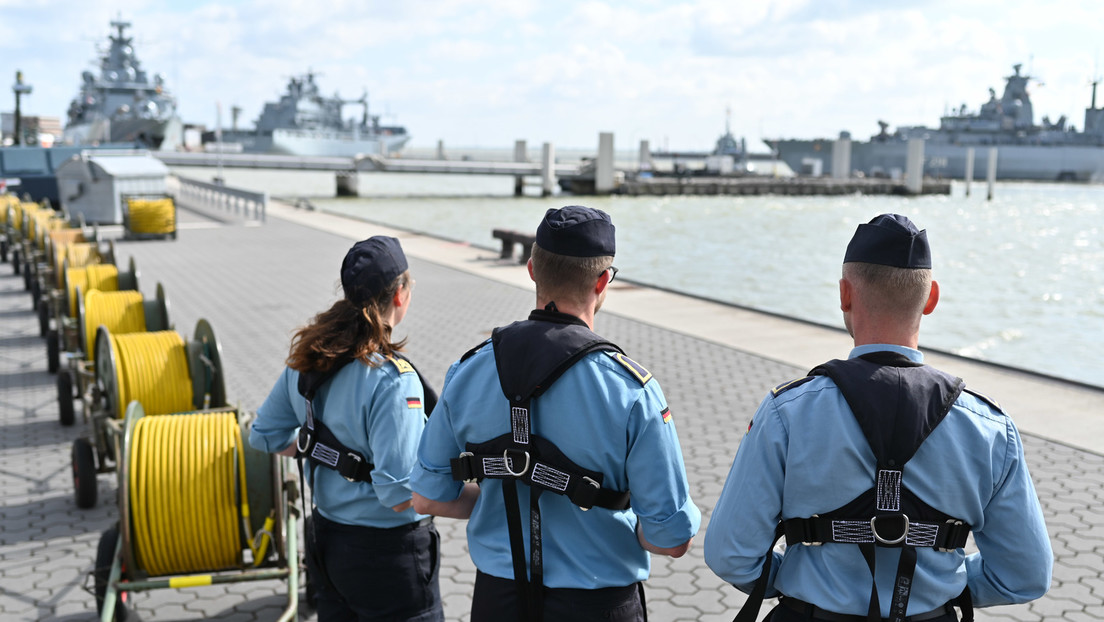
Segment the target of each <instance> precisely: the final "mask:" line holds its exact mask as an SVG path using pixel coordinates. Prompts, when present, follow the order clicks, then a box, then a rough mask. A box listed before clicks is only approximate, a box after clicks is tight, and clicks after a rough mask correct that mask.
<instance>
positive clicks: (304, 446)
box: [295, 428, 311, 454]
mask: <svg viewBox="0 0 1104 622" xmlns="http://www.w3.org/2000/svg"><path fill="white" fill-rule="evenodd" d="M303 439H306V442H305V443H304V442H303ZM310 446H311V433H310V432H308V431H307V430H306V429H305V428H299V435H298V436H296V437H295V449H296V450H297V451H298V452H299V453H301V454H305V453H307V450H308V449H310Z"/></svg>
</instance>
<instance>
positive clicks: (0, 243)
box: [0, 238, 8, 262]
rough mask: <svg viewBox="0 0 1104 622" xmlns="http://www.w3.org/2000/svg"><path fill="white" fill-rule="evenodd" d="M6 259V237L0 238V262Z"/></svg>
mask: <svg viewBox="0 0 1104 622" xmlns="http://www.w3.org/2000/svg"><path fill="white" fill-rule="evenodd" d="M7 260H8V239H7V238H4V239H3V240H0V262H4V261H7Z"/></svg>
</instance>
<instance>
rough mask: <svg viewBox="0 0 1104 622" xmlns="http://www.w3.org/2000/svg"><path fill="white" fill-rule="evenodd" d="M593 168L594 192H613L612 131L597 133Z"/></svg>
mask: <svg viewBox="0 0 1104 622" xmlns="http://www.w3.org/2000/svg"><path fill="white" fill-rule="evenodd" d="M595 164H596V166H595V169H594V193H595V194H610V193H611V192H613V173H614V170H613V132H601V133H600V134H598V161H597V162H596V163H595Z"/></svg>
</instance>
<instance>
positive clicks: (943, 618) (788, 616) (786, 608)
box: [763, 597, 958, 622]
mask: <svg viewBox="0 0 1104 622" xmlns="http://www.w3.org/2000/svg"><path fill="white" fill-rule="evenodd" d="M913 619H915V620H916V622H958V616H956V615H955V612H954V609H951V608H949V607H946V608H944V609H943V610H936V611H931V612H928V613H925V614H919V615H917V616H914V617H913V618H905V620H909V621H911V620H913ZM763 622H866V616H857V615H846V614H842V613H835V612H832V611H825V610H823V609H820V608H818V607H814V606H813V605H811V604H809V603H807V602H805V601H802V600H797V599H793V598H786V597H783V598H782V600H781V601H780V602H779V603H778V606H776V607H775V608H774V609H771V612H770V613H769V614H767V617H766V618H765V619H764V621H763Z"/></svg>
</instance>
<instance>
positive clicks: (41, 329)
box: [38, 298, 50, 337]
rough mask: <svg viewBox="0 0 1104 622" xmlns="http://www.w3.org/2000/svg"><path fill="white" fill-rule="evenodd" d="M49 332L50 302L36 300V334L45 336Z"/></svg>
mask: <svg viewBox="0 0 1104 622" xmlns="http://www.w3.org/2000/svg"><path fill="white" fill-rule="evenodd" d="M48 332H50V302H49V301H48V300H43V299H41V298H40V299H39V300H38V334H39V335H40V336H42V337H45V336H46V334H47V333H48Z"/></svg>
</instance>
